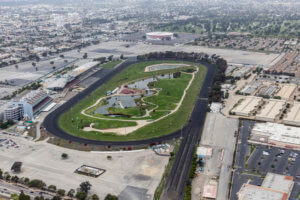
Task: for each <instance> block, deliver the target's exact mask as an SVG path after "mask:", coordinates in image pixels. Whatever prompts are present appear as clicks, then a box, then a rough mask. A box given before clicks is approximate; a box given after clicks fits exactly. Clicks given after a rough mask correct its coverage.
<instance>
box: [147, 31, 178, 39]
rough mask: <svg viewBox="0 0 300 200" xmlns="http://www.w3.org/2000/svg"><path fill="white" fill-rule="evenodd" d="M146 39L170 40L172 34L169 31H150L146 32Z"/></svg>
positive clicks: (172, 36)
mask: <svg viewBox="0 0 300 200" xmlns="http://www.w3.org/2000/svg"><path fill="white" fill-rule="evenodd" d="M146 38H147V40H172V39H173V38H174V34H173V33H170V32H151V33H146Z"/></svg>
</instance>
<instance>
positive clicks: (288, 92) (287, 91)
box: [276, 84, 297, 100]
mask: <svg viewBox="0 0 300 200" xmlns="http://www.w3.org/2000/svg"><path fill="white" fill-rule="evenodd" d="M296 88H297V85H295V84H284V85H283V86H282V87H281V89H280V90H279V92H278V93H277V94H276V96H279V97H281V99H286V100H287V99H289V98H290V97H291V96H292V94H293V93H294V92H295V90H296Z"/></svg>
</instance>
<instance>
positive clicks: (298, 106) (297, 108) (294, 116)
mask: <svg viewBox="0 0 300 200" xmlns="http://www.w3.org/2000/svg"><path fill="white" fill-rule="evenodd" d="M284 122H285V123H289V122H290V123H292V124H297V123H299V125H300V103H297V102H295V103H294V105H293V107H292V108H291V111H290V112H289V113H288V114H287V116H286V118H285V119H284Z"/></svg>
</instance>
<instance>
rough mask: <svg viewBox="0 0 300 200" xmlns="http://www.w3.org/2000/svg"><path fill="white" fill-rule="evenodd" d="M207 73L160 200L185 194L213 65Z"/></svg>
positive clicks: (171, 199)
mask: <svg viewBox="0 0 300 200" xmlns="http://www.w3.org/2000/svg"><path fill="white" fill-rule="evenodd" d="M207 67H208V70H207V74H206V77H205V80H204V82H203V86H202V88H201V91H200V93H199V95H198V99H197V102H196V104H195V107H194V110H193V112H192V115H191V118H190V122H189V124H188V125H187V126H186V127H185V128H184V129H183V139H182V143H181V145H180V147H179V150H178V152H177V155H176V157H175V161H174V164H173V166H172V169H171V172H170V174H169V177H168V179H167V183H166V186H165V189H164V191H163V194H162V198H161V199H162V200H177V199H178V200H179V199H183V198H184V195H185V186H186V183H187V180H188V177H189V174H190V168H191V164H192V158H193V154H194V151H195V148H196V146H197V144H198V141H199V139H200V135H201V133H202V129H203V125H204V121H205V116H206V111H207V104H208V96H209V92H210V87H211V84H212V82H213V78H214V73H215V67H213V66H207Z"/></svg>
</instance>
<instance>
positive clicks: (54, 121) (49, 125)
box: [43, 60, 215, 146]
mask: <svg viewBox="0 0 300 200" xmlns="http://www.w3.org/2000/svg"><path fill="white" fill-rule="evenodd" d="M137 62H140V61H136V60H127V61H126V62H124V63H122V64H121V65H120V66H119V67H118V68H115V69H113V70H112V71H111V72H109V73H108V74H107V75H106V76H104V77H103V78H102V79H100V80H98V81H97V82H95V83H93V84H92V85H91V86H90V87H88V88H87V89H85V90H84V91H82V92H80V93H79V94H77V95H76V96H75V97H73V98H72V99H70V100H69V101H68V102H66V103H64V104H63V105H61V106H60V107H58V108H57V109H56V110H54V111H53V112H51V113H50V114H49V115H48V116H47V117H46V119H45V120H44V123H43V126H44V127H45V128H46V130H47V131H48V132H50V133H51V134H53V135H55V136H57V137H59V138H62V139H65V140H69V141H73V142H79V143H84V144H93V145H110V146H112V145H114V146H126V145H142V144H150V143H154V142H161V141H166V140H171V139H173V138H176V137H180V136H181V134H182V132H181V130H178V131H176V132H174V133H172V134H169V135H165V136H161V137H158V138H151V139H147V140H138V141H117V142H113V141H96V140H89V139H84V138H80V137H76V136H73V135H70V134H68V133H66V132H65V131H63V130H62V129H61V128H60V127H59V125H58V119H59V117H60V116H61V115H62V114H63V113H64V112H66V111H67V110H69V109H70V108H72V107H73V106H74V105H76V104H77V103H78V102H79V101H81V100H82V99H84V98H85V97H87V96H88V95H89V94H91V93H92V92H93V91H95V90H96V89H97V88H99V87H100V86H101V85H102V84H104V83H106V82H107V81H109V80H110V79H111V78H112V77H114V76H115V75H116V74H117V73H119V72H121V71H122V70H124V69H125V68H126V67H128V66H129V65H132V64H134V63H137ZM200 64H203V65H205V66H206V67H207V69H208V70H207V74H206V78H205V81H204V83H203V86H202V89H201V93H205V94H207V95H202V94H201V93H200V94H199V97H200V98H201V97H202V96H208V93H209V90H210V88H208V86H207V85H210V83H209V84H208V83H207V82H208V81H207V79H208V77H211V78H210V79H212V78H213V74H214V69H215V68H214V66H212V65H209V64H206V63H200ZM203 91H204V92H203ZM205 98H206V97H205ZM198 101H199V100H197V103H196V106H195V108H194V110H193V113H192V121H193V116H194V113H195V110H198V109H199V108H198V106H197V104H198ZM206 104H207V101H206ZM204 111H205V112H206V106H205V109H204ZM190 124H191V123H190ZM190 124H187V125H186V126H185V127H184V128H183V133H185V132H186V131H185V130H189V127H190Z"/></svg>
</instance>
